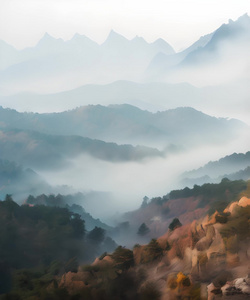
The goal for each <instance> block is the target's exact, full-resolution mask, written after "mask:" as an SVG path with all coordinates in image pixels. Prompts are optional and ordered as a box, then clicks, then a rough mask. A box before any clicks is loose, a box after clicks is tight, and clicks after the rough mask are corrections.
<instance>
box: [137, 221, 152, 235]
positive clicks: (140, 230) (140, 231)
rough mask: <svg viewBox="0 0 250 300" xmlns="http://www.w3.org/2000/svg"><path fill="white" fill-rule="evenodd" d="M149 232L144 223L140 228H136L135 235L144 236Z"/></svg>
mask: <svg viewBox="0 0 250 300" xmlns="http://www.w3.org/2000/svg"><path fill="white" fill-rule="evenodd" d="M149 232H150V229H149V228H148V226H147V225H146V224H145V223H142V224H141V226H140V227H139V228H138V231H137V234H139V235H141V236H144V235H146V234H148V233H149Z"/></svg>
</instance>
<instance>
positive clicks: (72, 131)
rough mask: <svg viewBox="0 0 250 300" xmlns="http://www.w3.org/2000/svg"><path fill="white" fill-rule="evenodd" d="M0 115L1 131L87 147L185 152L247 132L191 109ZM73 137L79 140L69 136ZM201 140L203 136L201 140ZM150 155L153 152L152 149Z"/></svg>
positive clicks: (131, 108) (91, 107)
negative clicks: (178, 148)
mask: <svg viewBox="0 0 250 300" xmlns="http://www.w3.org/2000/svg"><path fill="white" fill-rule="evenodd" d="M0 117H1V126H2V127H3V128H18V129H19V130H36V131H39V132H42V133H44V134H52V135H64V136H71V137H70V139H71V140H72V143H75V142H76V143H80V144H81V143H83V137H84V138H85V142H84V144H85V145H87V144H88V145H90V144H92V145H93V144H94V143H96V144H97V143H101V142H97V141H90V140H88V142H87V140H86V138H89V139H98V140H103V141H106V142H116V143H119V144H133V145H138V144H141V145H147V146H153V147H161V148H162V147H167V146H169V145H171V144H177V145H180V146H182V147H184V148H185V147H193V146H195V145H200V144H204V143H205V144H210V143H211V144H213V143H215V142H217V143H221V142H223V141H224V142H226V141H229V140H231V139H232V138H235V137H237V134H238V133H239V132H240V130H242V129H245V128H247V126H246V125H245V124H244V123H242V122H240V121H238V120H227V119H222V118H215V117H211V116H209V115H206V114H204V113H202V112H199V111H196V110H195V109H193V108H190V107H182V108H177V109H172V110H167V111H163V112H157V113H151V112H149V111H144V110H140V109H139V108H136V107H134V106H131V105H127V104H123V105H110V106H107V107H106V106H101V105H96V106H95V105H89V106H83V107H79V108H76V109H74V110H71V111H65V112H62V113H50V114H37V113H19V112H17V111H15V110H10V109H3V108H1V109H0ZM8 134H9V133H8ZM72 135H74V136H76V135H77V136H81V137H82V138H80V137H79V138H77V137H72ZM28 136H30V133H29V134H28ZM204 136H206V139H205V140H204ZM30 137H31V136H30ZM39 138H40V137H39ZM48 138H49V137H47V138H46V140H48ZM63 138H64V139H66V137H60V139H63ZM57 139H59V137H57ZM67 139H69V137H67ZM77 139H78V140H77ZM80 139H82V140H81V142H80ZM51 140H52V138H51ZM102 143H103V147H104V146H105V143H104V142H102ZM106 146H108V145H107V144H106ZM110 147H111V144H110ZM112 147H114V145H112ZM117 147H118V146H117ZM120 147H125V146H120ZM126 147H128V146H126ZM104 148H105V147H104ZM118 148H119V147H118ZM118 148H117V150H118ZM72 149H73V148H72ZM77 149H79V147H77ZM131 149H132V148H131ZM104 152H105V151H104ZM146 152H147V151H146ZM146 152H145V153H146ZM150 152H151V151H149V152H148V154H149V153H150ZM151 153H155V154H156V152H155V151H152V152H151ZM158 154H159V153H158ZM158 154H157V155H158ZM104 157H105V155H104Z"/></svg>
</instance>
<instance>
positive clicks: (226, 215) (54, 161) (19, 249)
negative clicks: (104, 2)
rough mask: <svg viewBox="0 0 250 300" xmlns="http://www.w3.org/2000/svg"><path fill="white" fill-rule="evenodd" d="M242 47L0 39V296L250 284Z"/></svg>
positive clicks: (208, 39) (230, 34) (192, 293)
mask: <svg viewBox="0 0 250 300" xmlns="http://www.w3.org/2000/svg"><path fill="white" fill-rule="evenodd" d="M249 35H250V18H249V17H248V15H243V16H242V17H240V18H239V19H238V20H236V21H235V22H233V21H231V20H230V21H229V22H228V24H223V25H222V26H220V27H219V28H218V29H217V30H215V31H214V32H212V33H208V34H207V35H205V36H203V37H201V38H200V39H199V40H198V41H196V42H195V43H194V44H193V45H191V46H190V47H188V48H187V49H185V50H183V51H181V52H178V53H175V51H174V50H173V48H172V47H171V46H170V45H169V44H168V43H167V42H166V41H164V40H162V39H158V40H156V41H155V42H153V43H148V42H146V41H145V40H144V39H143V38H141V37H138V36H136V37H135V38H134V39H132V40H128V39H126V38H125V37H123V36H121V35H119V34H117V33H116V32H114V31H111V32H110V34H109V36H108V38H107V39H106V41H105V42H104V43H103V44H101V45H99V44H97V43H95V42H93V41H92V40H90V39H88V38H87V37H85V36H83V35H79V34H76V35H75V36H74V37H73V38H72V39H71V40H69V41H63V40H62V39H56V38H53V37H52V36H50V35H49V34H45V35H44V37H43V38H42V39H41V40H40V41H39V42H38V44H37V45H36V46H35V47H31V48H25V49H23V50H17V49H15V48H14V47H12V46H10V45H8V44H7V43H5V42H4V41H0V105H1V107H0V199H1V200H3V201H0V217H1V218H0V225H1V226H0V227H1V230H0V246H1V247H0V294H1V293H7V292H9V291H10V290H12V292H11V294H9V295H4V296H3V297H2V296H1V295H0V299H17V300H19V299H20V300H23V299H24V300H26V299H30V300H31V299H46V300H48V299H52V300H53V299H94V300H96V299H97V300H100V299H109V300H112V299H116V300H117V299H129V300H131V299H150V300H153V299H160V296H161V293H166V289H167V293H169V295H170V294H171V295H173V299H175V298H174V296H176V295H177V296H178V297H179V298H178V299H180V297H181V296H188V297H191V298H188V299H202V297H201V295H202V285H204V284H209V283H211V282H213V284H214V287H215V292H218V294H221V293H222V290H221V287H222V286H223V285H224V284H225V282H226V281H227V280H229V279H230V278H231V277H230V276H231V275H230V276H229V275H228V273H227V274H226V275H225V273H223V274H224V275H225V276H224V275H223V276H222V275H221V272H222V271H225V270H226V272H227V271H230V270H231V267H232V268H234V267H235V266H236V265H237V264H239V265H237V266H239V269H237V270H234V271H233V272H232V274H233V275H232V276H234V278H236V275H238V274H240V275H239V276H241V277H242V276H243V275H244V274H245V273H246V268H247V267H248V266H247V264H246V262H247V261H249V259H248V258H249V250H248V246H249V242H248V241H249V203H250V202H249V199H248V198H247V197H250V192H249V186H250V185H249V179H250V152H249V150H250V139H249V135H250V128H249V125H250V122H249V111H250V101H249V95H250V87H249V82H250V71H249V70H250V59H249V53H250V42H249ZM6 194H7V196H5V195H6ZM163 195H164V196H163ZM4 199H5V200H4ZM13 199H14V200H15V201H16V202H17V203H18V204H17V203H16V202H14V201H13ZM232 202H233V204H232ZM175 230H177V231H175ZM176 232H177V233H176ZM160 236H161V238H159V237H160ZM118 244H121V245H124V246H127V247H129V248H130V249H132V247H133V246H134V247H133V250H129V249H126V248H122V247H118V248H116V247H117V246H118ZM139 244H145V245H144V246H140V245H139ZM218 245H219V246H218ZM115 248H116V250H115V251H114V249H115ZM113 251H114V252H113ZM103 252H104V253H103ZM107 252H108V253H111V252H113V254H109V255H107ZM97 257H99V258H97ZM94 259H95V262H94V263H93V264H91V265H87V266H85V267H83V268H82V267H80V268H79V265H80V264H84V263H92V262H93V260H94ZM214 266H216V268H215V267H214ZM184 271H185V272H186V273H187V274H188V275H184V274H183V273H182V272H184ZM170 272H175V273H172V275H171V276H172V277H171V276H170V277H169V278H168V275H169V273H170ZM177 272H179V273H178V274H177ZM237 272H238V273H237ZM244 272H245V273H244ZM227 275H228V276H227ZM245 275H246V274H245ZM245 275H244V276H245ZM220 276H222V277H223V280H222V281H221V280H220V279H221V277H220ZM79 278H80V279H79ZM218 278H219V279H218ZM225 278H226V281H225V280H224V279H225ZM232 278H233V277H232ZM216 280H217V281H216ZM224 281H225V282H224ZM2 282H3V284H2ZM154 282H157V284H156V285H155V284H154ZM245 282H246V281H245ZM158 283H159V284H158ZM127 287H129V288H127ZM203 287H204V286H203ZM126 288H127V290H126ZM233 289H234V287H232V290H233ZM159 291H160V292H159ZM237 291H239V289H238V290H237ZM75 292H77V293H76V294H74V293H75ZM197 293H198V294H197ZM197 295H198V296H197ZM37 297H38V298H37ZM81 297H82V298H81ZM197 297H198V298H197ZM199 297H200V298H199ZM166 299H168V298H166ZM171 299H172V298H171ZM181 299H182V298H181ZM183 299H184V298H183ZM164 300H165V298H164Z"/></svg>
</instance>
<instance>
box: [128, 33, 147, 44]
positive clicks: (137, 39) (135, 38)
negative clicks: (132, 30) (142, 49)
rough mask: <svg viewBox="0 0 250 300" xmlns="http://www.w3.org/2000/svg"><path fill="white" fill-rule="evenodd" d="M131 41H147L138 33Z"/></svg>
mask: <svg viewBox="0 0 250 300" xmlns="http://www.w3.org/2000/svg"><path fill="white" fill-rule="evenodd" d="M131 41H139V42H144V43H147V42H146V41H145V39H144V38H143V37H141V36H138V35H136V36H135V37H134V38H133V39H132V40H131Z"/></svg>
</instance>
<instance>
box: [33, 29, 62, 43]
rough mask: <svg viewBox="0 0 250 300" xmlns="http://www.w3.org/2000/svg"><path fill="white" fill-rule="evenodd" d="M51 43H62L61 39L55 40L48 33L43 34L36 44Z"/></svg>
mask: <svg viewBox="0 0 250 300" xmlns="http://www.w3.org/2000/svg"><path fill="white" fill-rule="evenodd" d="M51 42H60V43H61V42H64V41H63V39H61V38H58V39H57V38H55V37H53V36H52V35H50V34H49V33H48V32H45V34H44V35H43V37H42V38H41V39H40V41H39V42H38V45H41V44H44V43H51Z"/></svg>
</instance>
